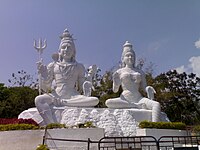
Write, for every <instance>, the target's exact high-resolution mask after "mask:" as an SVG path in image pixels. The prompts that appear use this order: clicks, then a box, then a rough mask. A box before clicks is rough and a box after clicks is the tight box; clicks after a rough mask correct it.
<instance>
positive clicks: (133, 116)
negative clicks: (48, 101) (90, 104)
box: [18, 107, 166, 136]
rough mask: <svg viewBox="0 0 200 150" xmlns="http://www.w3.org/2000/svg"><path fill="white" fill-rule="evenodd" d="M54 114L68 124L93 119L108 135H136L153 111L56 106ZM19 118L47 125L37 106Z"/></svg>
mask: <svg viewBox="0 0 200 150" xmlns="http://www.w3.org/2000/svg"><path fill="white" fill-rule="evenodd" d="M54 115H55V117H56V119H57V122H59V123H62V124H66V125H67V126H74V125H77V124H79V123H85V122H88V121H91V122H92V123H93V125H94V126H96V127H98V128H104V129H105V135H106V136H135V135H136V134H137V132H136V130H137V129H138V124H139V122H141V121H143V120H148V121H152V120H151V118H152V111H151V110H146V109H111V108H84V107H81V108H79V107H54ZM18 118H24V119H28V118H32V119H34V120H35V121H36V122H37V123H39V124H40V125H45V123H44V122H43V119H42V117H41V116H40V114H39V113H38V111H37V109H36V108H30V109H28V110H25V111H23V112H22V113H21V114H20V115H19V117H18ZM163 121H166V120H163Z"/></svg>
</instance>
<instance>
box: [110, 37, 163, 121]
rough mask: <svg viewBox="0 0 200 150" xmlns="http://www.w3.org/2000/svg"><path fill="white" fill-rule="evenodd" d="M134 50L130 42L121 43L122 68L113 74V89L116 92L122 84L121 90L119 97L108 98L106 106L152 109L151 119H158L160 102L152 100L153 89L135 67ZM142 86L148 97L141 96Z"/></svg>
mask: <svg viewBox="0 0 200 150" xmlns="http://www.w3.org/2000/svg"><path fill="white" fill-rule="evenodd" d="M135 59H136V58H135V52H134V50H133V46H132V44H131V43H129V42H128V41H126V43H125V44H124V45H123V52H122V57H121V60H122V68H120V69H118V70H117V71H116V72H114V74H113V91H114V92H117V91H118V90H119V87H120V86H122V89H123V92H122V93H121V95H120V97H118V98H112V99H108V100H107V101H106V106H107V107H108V108H138V109H140V108H143V109H149V110H152V121H153V122H158V121H159V120H160V113H161V110H160V103H159V102H156V101H154V100H153V98H154V93H155V90H154V89H153V87H151V86H147V84H146V79H145V73H144V72H143V71H142V70H141V69H138V68H137V67H135ZM140 88H142V89H143V90H144V91H146V92H147V95H148V98H146V97H143V96H142V95H141V93H140V92H139V89H140Z"/></svg>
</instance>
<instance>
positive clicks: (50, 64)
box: [47, 62, 56, 69]
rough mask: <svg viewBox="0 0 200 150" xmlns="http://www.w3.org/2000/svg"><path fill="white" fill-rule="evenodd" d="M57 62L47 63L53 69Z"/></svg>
mask: <svg viewBox="0 0 200 150" xmlns="http://www.w3.org/2000/svg"><path fill="white" fill-rule="evenodd" d="M55 64H56V63H55V62H50V63H49V64H48V65H47V68H48V69H51V68H54V67H55Z"/></svg>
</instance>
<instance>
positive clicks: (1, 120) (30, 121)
mask: <svg viewBox="0 0 200 150" xmlns="http://www.w3.org/2000/svg"><path fill="white" fill-rule="evenodd" d="M3 124H4V125H6V124H32V125H35V126H39V125H38V123H37V122H35V121H34V120H33V119H22V118H20V119H17V118H0V125H3Z"/></svg>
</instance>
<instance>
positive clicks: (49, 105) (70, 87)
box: [35, 30, 99, 124]
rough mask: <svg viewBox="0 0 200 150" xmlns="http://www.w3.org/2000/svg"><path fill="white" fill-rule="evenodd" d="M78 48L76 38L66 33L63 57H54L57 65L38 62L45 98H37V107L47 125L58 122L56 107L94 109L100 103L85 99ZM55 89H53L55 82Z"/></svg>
mask: <svg viewBox="0 0 200 150" xmlns="http://www.w3.org/2000/svg"><path fill="white" fill-rule="evenodd" d="M75 55H76V48H75V45H74V41H73V38H72V36H71V35H70V33H69V31H68V30H65V31H64V33H63V34H62V36H61V43H60V47H59V53H58V54H53V55H52V58H53V60H54V61H53V62H52V63H50V64H49V65H48V66H45V65H44V64H42V61H40V62H38V63H37V65H38V73H39V74H40V76H41V88H42V90H43V91H46V93H45V94H43V95H39V96H37V97H36V98H35V105H36V107H37V109H38V111H39V113H40V115H41V116H42V118H43V120H44V122H45V123H46V124H49V123H54V122H56V118H55V117H54V115H53V107H54V106H57V107H59V106H70V107H93V106H95V105H97V104H98V103H99V100H98V98H96V97H90V95H89V94H87V96H85V95H81V94H80V92H79V91H82V88H83V85H84V82H85V80H86V77H85V68H84V66H83V65H82V64H80V63H78V62H77V61H76V59H75ZM53 81H54V82H55V89H54V90H53V91H52V92H51V93H48V91H49V90H50V89H51V86H52V82H53Z"/></svg>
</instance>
